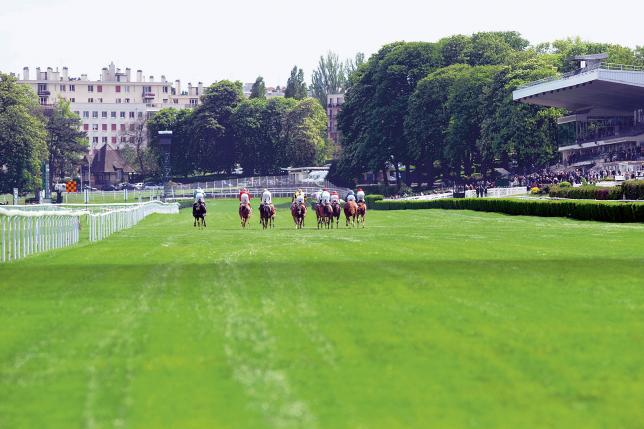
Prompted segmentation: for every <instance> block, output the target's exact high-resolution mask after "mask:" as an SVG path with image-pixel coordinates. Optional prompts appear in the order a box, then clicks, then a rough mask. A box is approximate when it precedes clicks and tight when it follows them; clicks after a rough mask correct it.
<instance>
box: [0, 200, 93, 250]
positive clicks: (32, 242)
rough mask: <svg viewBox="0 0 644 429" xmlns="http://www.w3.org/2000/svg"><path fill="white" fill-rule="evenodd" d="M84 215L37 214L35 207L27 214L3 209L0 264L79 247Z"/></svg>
mask: <svg viewBox="0 0 644 429" xmlns="http://www.w3.org/2000/svg"><path fill="white" fill-rule="evenodd" d="M23 207H26V206H23ZM85 214H87V212H86V211H84V210H76V211H75V210H44V209H42V210H36V209H34V208H33V206H30V208H29V209H26V210H23V209H16V208H11V209H5V208H0V234H1V236H2V245H1V247H0V261H1V262H11V261H15V260H17V259H20V258H24V257H26V256H29V255H32V254H35V253H42V252H47V251H49V250H53V249H59V248H61V247H67V246H71V245H74V244H76V243H78V239H79V232H80V217H81V216H83V215H85Z"/></svg>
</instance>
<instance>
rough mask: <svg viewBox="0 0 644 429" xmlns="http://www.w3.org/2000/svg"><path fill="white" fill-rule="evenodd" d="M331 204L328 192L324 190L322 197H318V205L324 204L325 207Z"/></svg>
mask: <svg viewBox="0 0 644 429" xmlns="http://www.w3.org/2000/svg"><path fill="white" fill-rule="evenodd" d="M330 202H331V194H329V191H327V190H326V189H324V190H323V191H322V195H320V203H321V204H324V205H325V206H326V205H328V204H329V203H330Z"/></svg>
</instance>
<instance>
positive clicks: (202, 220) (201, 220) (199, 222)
mask: <svg viewBox="0 0 644 429" xmlns="http://www.w3.org/2000/svg"><path fill="white" fill-rule="evenodd" d="M192 216H193V217H194V218H195V222H194V226H199V228H201V227H205V226H206V203H204V202H203V201H201V200H200V201H196V202H195V203H194V204H193V205H192Z"/></svg>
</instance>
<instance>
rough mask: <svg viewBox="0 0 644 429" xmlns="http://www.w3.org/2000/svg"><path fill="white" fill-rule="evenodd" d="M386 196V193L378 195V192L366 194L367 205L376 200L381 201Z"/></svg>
mask: <svg viewBox="0 0 644 429" xmlns="http://www.w3.org/2000/svg"><path fill="white" fill-rule="evenodd" d="M384 198H385V197H384V195H378V194H372V195H365V197H364V199H365V202H366V203H367V205H371V204H372V203H375V202H376V201H380V200H382V199H384Z"/></svg>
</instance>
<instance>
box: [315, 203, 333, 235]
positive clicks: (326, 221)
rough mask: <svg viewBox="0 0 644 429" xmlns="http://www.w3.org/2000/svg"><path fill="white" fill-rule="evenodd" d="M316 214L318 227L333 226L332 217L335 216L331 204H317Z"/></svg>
mask: <svg viewBox="0 0 644 429" xmlns="http://www.w3.org/2000/svg"><path fill="white" fill-rule="evenodd" d="M315 214H316V215H317V217H318V229H320V226H326V227H327V228H329V227H330V226H331V218H332V217H333V209H332V208H331V204H316V206H315Z"/></svg>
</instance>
